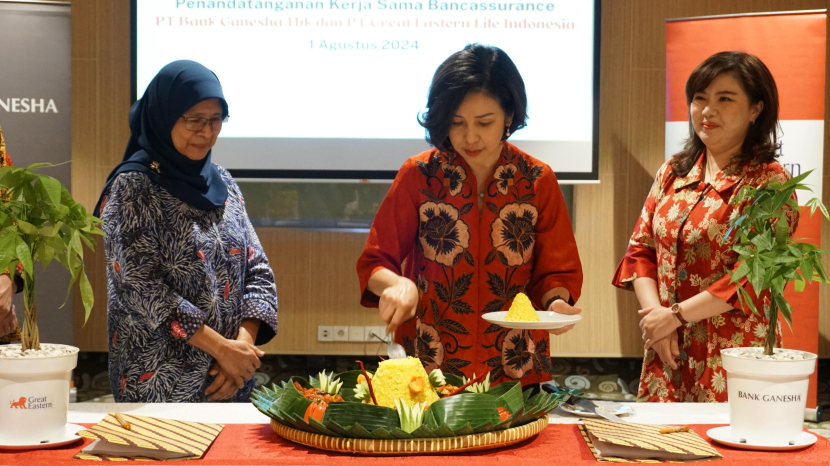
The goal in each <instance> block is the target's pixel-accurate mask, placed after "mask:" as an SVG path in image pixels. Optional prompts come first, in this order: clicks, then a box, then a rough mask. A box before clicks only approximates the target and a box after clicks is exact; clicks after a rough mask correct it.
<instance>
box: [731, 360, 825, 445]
mask: <svg viewBox="0 0 830 466" xmlns="http://www.w3.org/2000/svg"><path fill="white" fill-rule="evenodd" d="M746 350H753V351H757V352H758V353H763V351H764V349H763V348H728V349H723V350H721V357H722V359H723V367H724V369H726V371H727V390H728V393H729V424H730V426H731V431H732V440H733V441H734V442H736V443H747V444H751V445H765V446H788V445H795V444H796V443H797V442H798V441H799V439H800V438H801V432H802V430H803V428H804V408H805V406H806V404H807V393H808V389H809V386H810V375H811V374H812V373H813V372H814V371H815V370H816V358H817V356H816V355H815V354H812V353H807V352H804V351H801V352H800V353H801V354H802V355H803V356H804V357H805V359H803V360H765V359H749V358H745V357H738V356H736V354H737V353H738V352H739V351H746ZM780 351H782V350H780V349H778V348H776V349H775V353H779V352H780ZM783 351H792V350H783ZM791 442H793V443H791Z"/></svg>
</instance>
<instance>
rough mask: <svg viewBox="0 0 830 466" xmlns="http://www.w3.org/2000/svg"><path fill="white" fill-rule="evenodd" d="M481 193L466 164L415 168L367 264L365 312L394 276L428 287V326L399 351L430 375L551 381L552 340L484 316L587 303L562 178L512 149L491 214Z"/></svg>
mask: <svg viewBox="0 0 830 466" xmlns="http://www.w3.org/2000/svg"><path fill="white" fill-rule="evenodd" d="M476 186H477V183H476V180H475V176H474V175H473V173H472V171H471V170H470V167H469V166H468V165H467V164H466V162H465V161H464V158H463V157H461V156H459V155H457V154H455V153H453V154H448V153H444V152H441V151H438V150H430V151H426V152H423V153H421V154H419V155H416V156H414V157H411V158H410V159H408V160H407V161H406V163H405V164H404V165H403V167H401V169H400V171H399V172H398V175H397V177H396V178H395V181H394V183H393V184H392V187H391V188H390V190H389V193H388V194H387V195H386V198H385V199H384V201H383V203H382V204H381V206H380V209H379V210H378V213H377V215H376V216H375V220H374V222H373V224H372V229H371V231H370V233H369V238H368V240H367V241H366V248H365V249H364V251H363V254H362V255H361V256H360V259H359V260H358V263H357V272H358V276H359V278H360V288H361V292H362V299H361V304H363V305H364V306H366V307H377V306H378V300H379V298H378V296H377V295H375V294H373V293H372V292H371V291H369V290H368V289H367V288H366V286H367V284H368V282H369V277H371V275H372V273H373V272H374V271H375V270H376V269H377V268H378V267H384V268H386V269H388V270H391V271H393V272H395V273H397V274H399V275H402V276H405V277H408V278H410V279H411V280H412V281H413V282H415V283H416V284H417V286H418V290H419V292H418V294H419V300H418V307H417V311H416V316H415V318H414V319H412V320H410V321H408V322H406V323H404V324H403V325H402V326H400V327H399V328H398V330H397V331H396V332H395V339H396V340H397V341H398V342H399V343H401V344H403V346H404V348H405V349H406V351H407V354H409V355H411V356H415V357H418V358H420V359H421V361H422V362H423V364H424V367H425V368H426V370H427V371H431V370H432V369H435V368H438V367H440V368H441V370H442V371H444V372H445V373H449V374H456V375H459V376H461V375H464V376H466V377H468V378H471V377H472V375H473V373H475V374H478V375H480V374H482V373H485V372H488V371H489V372H490V380H491V381H492V382H494V383H499V382H502V381H507V380H521V381H522V383H524V384H529V383H537V382H541V381H547V380H550V379H551V375H550V372H551V364H550V356H549V334H548V332H546V331H526V330H525V331H523V330H511V329H506V328H502V327H500V326H498V325H490V324H489V323H488V322H487V321H485V320H484V319H482V318H481V314H483V313H486V312H494V311H502V310H507V309H508V308H509V307H510V303H511V302H512V300H513V297H515V296H516V294H517V293H519V292H524V293H526V294H527V295H528V296H529V297H530V299H531V301H532V302H533V304H534V306H535V307H536V308H537V309H540V308H541V306H542V304H543V303H541V302H540V301H541V299H542V296H543V295H544V294H545V293H546V292H547V291H549V290H552V289H554V288H556V287H564V288H565V289H567V290H568V291H569V292H570V294H571V302H575V301H576V300H577V299H579V294H580V291H581V289H582V265H581V263H580V261H579V254H578V252H577V249H576V241H575V240H574V235H573V229H572V227H571V223H570V219H569V217H568V212H567V210H566V207H565V203H564V200H563V199H562V192H561V191H560V189H559V184H558V182H557V181H556V176H555V175H554V174H553V171H552V170H551V169H550V167H548V166H547V165H545V164H544V163H542V162H540V161H538V160H536V159H534V158H533V157H531V156H529V155H527V154H525V153H524V152H522V151H520V150H519V149H518V148H516V146H513V145H512V144H509V143H505V144H504V148H503V149H502V153H501V158H500V160H499V161H498V163H497V165H496V169H495V170H494V172H493V174H492V175H490V178H489V179H488V181H487V189H486V192H485V193H483V197H484V207H483V209H482V210H481V211H479V209H478V202H477V201H478V199H477V197H476ZM402 264H405V265H402Z"/></svg>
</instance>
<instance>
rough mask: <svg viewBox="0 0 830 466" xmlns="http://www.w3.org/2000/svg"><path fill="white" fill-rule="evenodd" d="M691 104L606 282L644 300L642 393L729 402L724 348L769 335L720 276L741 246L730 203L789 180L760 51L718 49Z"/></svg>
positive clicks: (695, 83)
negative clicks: (732, 235) (680, 145)
mask: <svg viewBox="0 0 830 466" xmlns="http://www.w3.org/2000/svg"><path fill="white" fill-rule="evenodd" d="M686 101H687V103H688V104H689V114H690V124H689V138H688V140H687V142H686V146H685V147H684V149H683V151H682V152H680V153H678V154H676V155H675V156H673V157H672V158H671V159H670V160H669V161H668V162H666V163H665V164H663V166H662V167H661V168H660V170H659V171H658V172H657V177H656V179H655V181H654V185H653V186H652V188H651V192H650V193H649V195H648V198H647V199H646V203H645V206H644V207H643V211H642V213H641V214H640V218H639V219H638V220H637V225H636V226H635V227H634V234H633V235H632V236H631V240H630V242H629V247H628V250H627V251H626V254H625V257H624V258H623V260H622V262H620V265H619V267H618V268H617V273H616V275H615V277H614V281H613V283H614V285H616V286H618V287H621V288H626V289H632V288H633V289H634V292H635V293H636V295H637V299H638V300H639V302H640V306H641V307H642V310H640V311H639V314H640V316H642V320H641V321H640V328H641V330H642V337H643V340H644V341H645V348H646V353H645V358H644V361H643V372H642V375H641V376H640V389H639V393H638V395H637V399H638V401H656V402H666V401H699V402H704V401H709V402H722V401H727V392H726V372H725V371H724V370H723V366H722V361H721V356H720V350H721V349H722V348H732V347H738V346H759V345H763V342H764V335H765V333H766V327H765V323H764V321H763V319H760V318H758V317H757V316H755V315H754V314H753V313H752V312H751V311H747V310H740V309H738V306H739V305H738V302H737V301H738V297H737V294H736V286H735V285H734V284H730V283H729V281H730V279H731V277H730V275H729V274H728V273H727V271H728V270H730V269H734V268H735V267H736V263H735V261H736V254H735V253H734V252H732V251H731V249H730V248H731V241H727V242H726V243H725V244H724V242H723V239H724V235H725V233H726V231H727V230H728V228H729V225H728V222H729V220H730V219H731V218H734V217H736V216H737V215H739V213H740V212H741V210H742V208H743V205H738V206H736V205H733V204H732V200H733V199H734V198H735V196H736V195H737V194H738V191H739V190H740V189H741V187H743V186H747V185H749V186H755V187H758V186H760V185H762V184H764V183H766V182H768V181H771V180H775V181H780V182H783V181H784V180H786V179H787V178H788V177H789V175H788V174H787V173H786V172H785V171H784V169H783V167H782V166H781V165H780V164H778V163H777V162H776V161H775V158H776V157H777V154H776V151H777V149H778V147H779V145H778V143H777V133H776V128H777V127H778V91H777V88H776V85H775V80H774V79H773V77H772V75H771V74H770V72H769V70H768V69H767V67H766V66H765V65H764V64H763V63H762V62H761V61H760V60H759V59H758V58H757V57H755V56H753V55H750V54H747V53H742V52H721V53H718V54H715V55H713V56H711V57H709V58H708V59H706V60H705V61H704V62H703V63H701V64H700V65H699V66H698V67H697V68H696V69H695V70H694V71H693V72H692V74H691V76H689V80H688V81H687V82H686ZM796 222H797V219H796V218H791V219H790V228H791V229H792V228H794V227H795V223H796ZM745 282H746V280H743V281H742V284H744V283H745ZM745 286H746V288H747V291H748V292H749V295H750V296H751V297H752V298H753V299H754V302H755V305H756V307H757V308H761V306H763V304H764V302H763V301H764V300H763V298H757V297H756V296H755V292H754V291H753V290H752V286H751V285H749V284H748V283H747V284H745ZM779 331H780V329H779ZM778 342H779V343H780V342H781V339H780V337H779V339H778Z"/></svg>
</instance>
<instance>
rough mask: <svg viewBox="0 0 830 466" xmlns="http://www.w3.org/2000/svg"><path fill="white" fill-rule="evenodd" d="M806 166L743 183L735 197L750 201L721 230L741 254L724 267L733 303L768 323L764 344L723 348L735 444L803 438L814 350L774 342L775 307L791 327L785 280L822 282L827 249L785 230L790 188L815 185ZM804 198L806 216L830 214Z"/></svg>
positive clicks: (795, 284) (794, 211)
mask: <svg viewBox="0 0 830 466" xmlns="http://www.w3.org/2000/svg"><path fill="white" fill-rule="evenodd" d="M811 171H812V170H811ZM811 171H809V172H806V173H804V174H802V175H800V176H797V177H795V178H792V179H790V180H788V181H786V182H784V183H778V182H769V183H766V184H764V185H762V186H761V187H759V188H754V187H751V186H745V187H743V188H742V189H741V191H740V192H739V193H738V195H737V196H736V197H735V199H734V201H733V203H735V204H737V205H741V204H743V203H745V202H748V204H747V206H746V208H745V209H744V210H743V213H742V215H740V216H738V217H736V218H734V219H732V220H731V221H730V228H729V230H727V232H726V235H725V237H724V241H727V240H728V239H729V238H730V236H731V235H734V243H733V245H732V250H733V251H735V252H736V253H737V254H738V263H739V265H738V267H737V268H736V269H735V270H734V272H733V271H730V272H729V273H730V275H731V280H730V283H734V284H737V293H738V302H739V303H740V304H742V305H743V307H744V308H747V307H748V308H749V309H751V310H752V312H753V313H755V314H756V315H758V316H760V317H761V318H762V319H763V321H764V322H766V324H767V328H766V338H765V342H764V347H763V348H760V347H756V348H729V349H723V350H721V357H722V358H723V367H724V369H726V371H727V375H728V379H727V380H728V383H727V389H728V393H729V408H730V426H731V435H732V440H733V441H735V442H737V443H746V444H751V445H763V446H787V445H797V444H798V442H799V439H800V437H801V432H802V429H803V424H804V408H805V406H806V402H807V393H808V388H809V382H810V375H811V374H812V373H813V371H815V365H816V358H817V356H816V355H815V354H812V353H808V352H804V351H797V350H786V349H782V348H776V343H777V341H776V329H777V328H778V327H779V322H778V315H779V312H780V314H781V317H783V318H784V321H785V322H786V323H787V325H788V326H790V328H792V313H793V309H792V307H791V306H790V303H789V302H787V299H786V298H785V297H784V290H785V289H786V288H787V287H788V286H791V287H792V288H793V289H794V290H795V291H797V292H800V291H802V290H804V287H805V286H806V284H808V283H810V282H812V281H818V282H822V283H826V282H827V275H826V274H825V271H824V267H823V265H822V263H821V256H822V255H824V254H826V253H827V252H828V251H826V250H821V249H819V248H818V246H816V245H814V244H811V243H808V242H805V241H801V240H799V239H798V238H793V237H792V236H791V235H790V232H789V223H788V218H790V219H791V218H794V216H796V215H798V214H799V213H800V208H799V206H798V202H796V201H795V200H794V199H793V197H792V196H793V193H794V192H795V191H796V190H804V191H812V190H811V189H810V188H809V187H807V186H806V185H804V184H802V181H804V179H805V178H806V177H807V176H808V175H809V174H810V173H811ZM806 205H807V206H808V207H810V209H811V210H810V215H811V216H812V215H813V214H814V213H815V211H816V209H821V213H822V214H823V215H824V217H825V218H828V219H830V216H828V213H827V209H826V208H825V207H824V205H823V204H822V203H821V201H820V200H819V199H816V198H814V199H811V200H810V201H808V202H807V203H806ZM744 278H746V282H748V283H750V284H751V285H752V288H753V290H754V293H755V294H756V296H757V297H761V296H766V297H765V299H764V300H763V302H764V306H763V309H758V308H757V306H756V305H755V304H754V302H753V301H752V299H751V298H750V295H749V292H748V291H747V290H746V289H745V288H744V286H742V285H741V283H740V281H741V280H742V279H744ZM762 313H763V314H762Z"/></svg>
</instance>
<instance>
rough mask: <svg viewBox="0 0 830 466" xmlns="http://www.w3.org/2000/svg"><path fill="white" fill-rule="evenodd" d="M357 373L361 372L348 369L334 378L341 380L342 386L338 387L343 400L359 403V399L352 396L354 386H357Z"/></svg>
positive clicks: (361, 373)
mask: <svg viewBox="0 0 830 466" xmlns="http://www.w3.org/2000/svg"><path fill="white" fill-rule="evenodd" d="M367 372H368V371H367ZM369 374H371V372H369ZM359 375H363V372H362V371H348V372H341V373H340V374H337V377H336V378H337V379H339V380H340V381H341V382H343V386H342V387H340V394H341V395H342V396H343V400H345V401H350V402H353V403H360V400H358V399H357V398H355V397H354V388H355V387H357V376H359Z"/></svg>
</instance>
